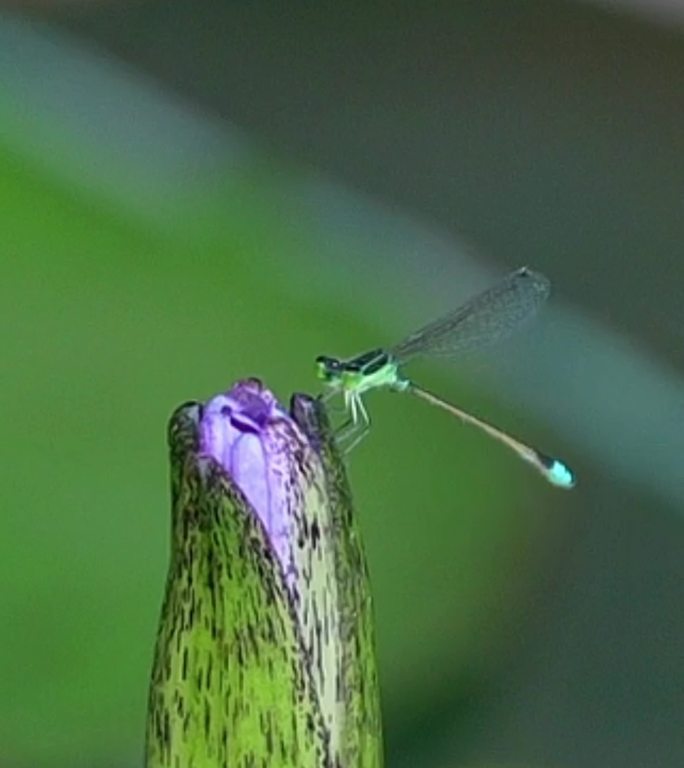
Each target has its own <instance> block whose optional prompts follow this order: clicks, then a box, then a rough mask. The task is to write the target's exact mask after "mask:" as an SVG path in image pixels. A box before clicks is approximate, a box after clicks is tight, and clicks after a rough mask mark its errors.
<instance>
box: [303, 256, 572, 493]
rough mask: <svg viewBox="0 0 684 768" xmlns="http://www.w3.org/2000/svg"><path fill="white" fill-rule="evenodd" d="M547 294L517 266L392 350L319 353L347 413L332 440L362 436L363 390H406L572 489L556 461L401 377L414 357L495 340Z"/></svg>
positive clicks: (322, 374)
mask: <svg viewBox="0 0 684 768" xmlns="http://www.w3.org/2000/svg"><path fill="white" fill-rule="evenodd" d="M549 290H550V284H549V281H548V280H547V278H545V277H544V276H543V275H541V274H539V273H538V272H533V271H532V270H530V269H527V268H526V267H523V268H521V269H518V270H516V271H515V272H513V273H511V274H510V275H509V276H508V277H507V278H505V279H504V280H503V281H502V282H500V283H499V284H498V285H495V286H494V287H493V288H490V289H488V290H486V291H484V292H483V293H480V294H478V295H476V296H475V297H474V298H472V299H471V300H470V301H468V302H466V303H465V304H463V305H462V306H460V307H458V308H457V309H455V310H453V311H452V312H450V313H449V314H447V315H445V316H444V317H441V318H439V319H438V320H435V321H434V322H432V323H430V324H429V325H426V326H425V327H424V328H421V329H420V330H419V331H416V332H415V333H412V334H411V335H410V336H408V337H407V338H406V339H404V340H403V341H401V342H399V344H396V345H395V346H393V347H389V348H387V349H383V348H379V349H373V350H371V351H370V352H365V353H364V354H362V355H358V356H356V357H352V358H349V359H348V360H340V359H338V358H335V357H327V356H325V355H321V356H319V357H317V358H316V365H317V374H318V377H319V378H320V379H322V380H323V381H324V382H325V384H326V386H327V387H328V388H329V395H333V394H336V393H341V394H342V396H343V398H344V405H345V408H346V410H347V412H348V414H349V421H348V424H347V425H346V427H343V429H342V431H341V433H340V434H339V435H338V437H339V438H341V439H343V440H347V441H348V445H347V448H348V450H349V449H351V448H352V447H353V446H354V445H356V444H357V443H358V442H359V440H360V439H361V438H362V437H363V436H364V435H365V434H366V433H367V431H368V428H369V426H370V419H369V417H368V412H367V411H366V407H365V405H364V402H363V399H362V396H363V395H364V394H365V393H366V392H369V391H370V390H372V389H379V388H381V387H386V388H389V389H392V390H395V391H398V392H410V393H411V394H413V395H416V396H417V397H420V398H422V399H423V400H426V401H427V402H428V403H430V404H431V405H436V406H438V407H440V408H443V409H444V410H445V411H448V412H449V413H451V414H452V415H453V416H457V417H458V418H459V419H461V420H462V421H464V422H466V423H467V424H472V425H473V426H476V427H478V428H479V429H481V430H483V431H484V432H486V433H487V434H488V435H489V436H490V437H493V438H494V439H495V440H498V441H499V442H500V443H503V444H504V445H506V446H508V447H509V448H510V449H511V450H513V451H514V452H515V453H516V454H517V455H518V456H520V458H521V459H523V460H524V461H527V462H528V463H530V464H532V466H534V467H535V468H536V469H537V470H539V472H541V474H542V475H543V476H544V477H545V478H546V479H547V480H549V481H550V482H551V483H553V484H554V485H557V486H560V487H561V488H572V486H573V485H574V484H575V477H574V475H573V473H572V470H571V469H570V468H569V467H568V466H567V464H565V463H564V462H562V461H561V460H560V459H557V458H554V457H552V456H548V455H547V454H545V453H542V452H541V451H538V450H537V449H536V448H532V447H531V446H530V445H527V444H525V443H523V442H521V441H520V440H518V439H517V438H515V437H513V436H512V435H510V434H508V433H507V432H504V431H503V430H501V429H499V428H498V427H495V426H493V425H492V424H489V423H488V422H486V421H483V420H482V419H480V418H478V417H477V416H474V415H473V414H471V413H468V412H467V411H464V410H462V409H461V408H458V407H457V406H455V405H452V404H451V403H449V402H447V401H446V400H443V399H442V398H440V397H438V396H437V395H435V394H433V393H432V392H429V391H428V390H427V389H424V388H423V387H420V386H418V385H417V384H416V383H415V382H414V381H412V380H411V379H409V378H408V377H406V376H405V375H404V373H403V368H404V366H405V364H406V363H407V362H409V360H412V359H413V358H414V357H417V356H418V355H441V356H451V355H454V354H457V353H459V352H463V351H465V350H469V349H474V348H478V347H482V346H485V345H486V344H490V343H492V342H494V341H499V340H501V339H502V338H504V337H506V336H507V335H508V334H509V333H511V332H512V331H514V330H515V329H516V328H518V327H519V326H520V325H521V324H523V323H524V322H525V321H526V320H529V319H530V318H531V317H532V316H533V315H534V314H535V313H536V312H537V310H538V309H539V307H540V306H541V305H542V304H543V303H544V301H546V299H547V297H548V295H549Z"/></svg>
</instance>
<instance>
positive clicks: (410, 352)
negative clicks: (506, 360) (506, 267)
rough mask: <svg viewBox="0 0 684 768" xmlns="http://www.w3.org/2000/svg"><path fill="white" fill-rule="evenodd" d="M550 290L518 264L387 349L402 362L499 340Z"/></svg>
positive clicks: (530, 313)
mask: <svg viewBox="0 0 684 768" xmlns="http://www.w3.org/2000/svg"><path fill="white" fill-rule="evenodd" d="M550 289H551V284H550V283H549V281H548V279H547V278H546V277H544V275H541V274H539V273H538V272H533V271H532V270H530V269H527V267H522V268H521V269H517V270H516V271H515V272H512V273H511V274H510V275H509V276H508V277H507V278H506V279H505V280H502V281H501V282H500V283H499V284H498V285H495V286H493V287H492V288H489V289H488V290H486V291H484V292H483V293H480V294H478V295H477V296H475V297H473V298H472V299H471V300H470V301H468V302H466V303H465V304H463V305H462V306H460V307H458V308H457V309H455V310H454V311H453V312H450V313H449V314H448V315H445V316H444V317H441V318H439V319H438V320H435V321H434V322H432V323H430V324H429V325H426V326H425V327H424V328H421V329H420V330H419V331H416V332H415V333H412V334H411V335H410V336H408V337H407V338H406V339H404V340H403V341H401V342H400V343H399V344H397V345H396V346H395V347H392V348H391V349H390V350H389V352H390V353H391V354H392V355H393V356H394V357H395V358H396V359H397V361H398V362H399V363H403V362H406V361H407V360H408V359H409V358H411V357H414V356H416V355H422V354H429V355H452V354H454V353H457V352H462V351H465V350H470V349H475V348H477V347H482V346H485V345H487V344H491V343H492V342H495V341H499V340H500V339H503V338H505V337H506V336H508V335H509V334H511V333H512V332H513V331H514V330H515V329H516V328H518V327H519V326H520V325H522V324H523V323H524V322H525V321H527V320H529V319H530V318H532V317H533V316H534V314H535V313H536V312H537V310H538V309H539V307H540V306H541V305H542V304H543V303H544V301H546V299H547V297H548V295H549V291H550Z"/></svg>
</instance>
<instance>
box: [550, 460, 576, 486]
mask: <svg viewBox="0 0 684 768" xmlns="http://www.w3.org/2000/svg"><path fill="white" fill-rule="evenodd" d="M546 474H547V477H548V478H549V480H550V481H551V482H552V483H553V484H554V485H557V486H558V487H559V488H572V487H573V486H574V485H575V482H576V480H575V475H574V473H573V471H572V470H571V469H570V467H568V465H567V464H563V462H562V461H559V460H558V459H553V461H552V462H551V464H550V466H549V467H548V468H547V470H546Z"/></svg>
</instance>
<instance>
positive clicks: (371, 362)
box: [316, 349, 408, 395]
mask: <svg viewBox="0 0 684 768" xmlns="http://www.w3.org/2000/svg"><path fill="white" fill-rule="evenodd" d="M316 365H317V374H318V378H319V379H322V380H323V381H324V382H325V383H326V384H328V386H330V387H332V388H333V389H337V390H342V391H346V392H354V393H355V394H357V395H361V394H363V393H364V392H367V391H368V390H370V389H377V388H378V387H391V388H393V389H405V388H406V386H407V384H408V382H407V381H406V379H404V378H403V376H402V375H401V374H400V373H399V366H398V363H397V361H396V360H395V359H394V358H393V357H392V355H390V354H389V352H386V351H385V350H384V349H373V350H371V351H370V352H364V354H362V355H358V356H357V357H352V358H350V359H349V360H338V359H337V358H336V357H326V356H324V355H321V356H319V357H317V358H316Z"/></svg>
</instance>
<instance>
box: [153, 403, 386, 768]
mask: <svg viewBox="0 0 684 768" xmlns="http://www.w3.org/2000/svg"><path fill="white" fill-rule="evenodd" d="M202 407H203V406H202V405H200V404H197V403H191V404H187V405H185V406H182V407H181V408H179V409H178V410H177V411H176V412H175V414H174V415H173V417H172V419H171V422H170V428H169V443H170V453H171V495H172V537H171V561H170V567H169V573H168V578H167V584H166V594H165V598H164V604H163V608H162V614H161V619H160V624H159V631H158V637H157V645H156V652H155V658H154V666H153V671H152V679H151V686H150V695H149V712H148V724H147V739H146V768H262V767H263V768H266V766H268V768H309V767H310V768H314V767H315V768H324V767H325V768H338V767H339V768H380V766H381V765H382V738H381V724H380V714H379V704H378V685H377V673H376V666H375V655H374V641H373V628H372V615H371V600H370V591H369V586H368V576H367V569H366V562H365V557H364V554H363V551H362V547H361V539H360V536H359V533H358V530H357V526H356V521H355V518H354V515H353V513H352V508H351V496H350V492H349V487H348V483H347V478H346V474H345V471H344V467H343V465H342V463H341V461H340V458H339V455H338V454H337V451H336V449H335V447H334V443H333V441H332V439H331V436H330V430H329V426H328V423H327V419H326V417H325V414H324V412H323V409H322V407H321V406H320V404H319V403H318V402H317V401H314V400H312V399H310V398H307V397H304V396H295V397H294V398H293V404H292V419H291V425H292V426H291V427H290V426H288V429H290V430H291V434H293V435H294V436H295V441H294V442H295V443H296V445H295V449H294V450H293V451H292V452H291V454H288V456H289V459H288V461H289V462H290V463H289V465H288V471H289V472H290V473H291V474H290V475H288V478H287V480H288V482H287V483H286V488H287V489H288V492H289V491H290V490H291V486H292V488H294V490H293V491H292V494H291V499H292V500H293V502H295V503H294V504H293V516H292V530H291V537H292V542H291V544H292V546H291V551H289V558H290V559H289V560H288V561H287V563H288V569H289V568H290V567H291V569H292V572H293V573H296V574H297V576H296V578H294V580H292V579H290V576H289V575H288V573H286V569H285V568H284V567H283V563H282V561H281V559H279V557H278V556H277V554H276V552H275V551H274V547H273V546H272V542H271V540H270V539H269V535H268V533H267V531H266V529H265V527H264V525H263V524H262V522H261V520H260V519H259V517H258V516H257V514H256V513H255V511H254V509H253V508H252V507H251V506H250V504H249V502H248V501H247V498H246V496H245V494H244V493H243V491H242V490H241V489H240V488H239V487H238V486H237V485H236V484H235V483H234V482H233V480H232V479H231V477H230V476H229V475H228V473H227V472H226V470H225V469H224V467H223V466H222V465H221V464H220V463H219V462H217V461H216V460H215V459H214V458H212V457H210V456H208V455H204V454H203V453H202V452H201V450H200V440H199V424H200V421H201V419H202ZM280 468H281V467H280V465H279V469H280Z"/></svg>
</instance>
